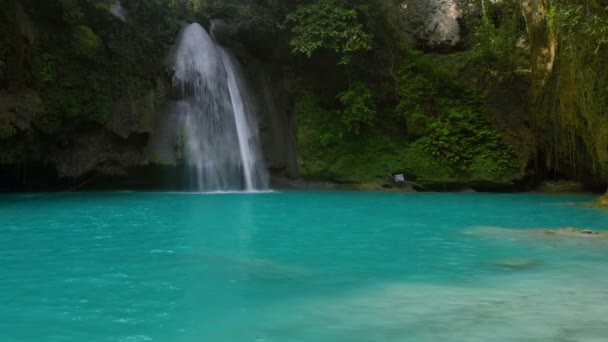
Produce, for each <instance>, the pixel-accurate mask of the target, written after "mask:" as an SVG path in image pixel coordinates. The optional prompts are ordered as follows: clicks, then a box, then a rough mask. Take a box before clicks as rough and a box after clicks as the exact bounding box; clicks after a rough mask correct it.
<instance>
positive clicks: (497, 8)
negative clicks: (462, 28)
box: [469, 0, 528, 72]
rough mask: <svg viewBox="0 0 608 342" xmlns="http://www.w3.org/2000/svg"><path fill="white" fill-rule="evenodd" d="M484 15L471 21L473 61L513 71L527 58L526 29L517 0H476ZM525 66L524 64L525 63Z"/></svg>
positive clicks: (494, 68) (485, 66)
mask: <svg viewBox="0 0 608 342" xmlns="http://www.w3.org/2000/svg"><path fill="white" fill-rule="evenodd" d="M477 6H478V8H480V9H481V16H480V17H478V18H473V19H471V20H470V21H469V25H470V26H471V32H472V35H471V41H472V45H473V51H474V54H472V55H471V57H473V60H472V61H471V62H472V63H474V65H475V66H476V67H477V68H479V67H480V66H483V67H484V68H485V69H487V70H489V71H491V72H512V71H514V70H515V69H517V68H518V67H521V66H522V64H523V63H524V62H523V61H526V60H527V58H528V56H527V51H526V50H525V49H524V48H523V46H522V44H523V42H524V41H525V37H526V29H525V23H524V22H523V18H522V15H521V8H520V4H519V2H518V1H500V2H495V1H489V0H477ZM524 66H525V65H524Z"/></svg>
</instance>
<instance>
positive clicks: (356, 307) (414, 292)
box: [0, 192, 608, 342]
mask: <svg viewBox="0 0 608 342" xmlns="http://www.w3.org/2000/svg"><path fill="white" fill-rule="evenodd" d="M591 199H592V197H589V196H547V195H487V194H394V193H354V192H286V193H280V192H276V193H262V194H222V195H199V194H183V193H136V192H114V193H74V194H35V195H2V196H0V267H1V269H2V273H1V274H0V308H1V310H0V341H3V342H17V341H19V342H30V341H31V342H34V341H36V342H38V341H52V342H54V341H79V342H80V341H124V342H127V341H129V342H134V341H167V342H195V341H196V342H199V341H230V342H239V341H258V342H259V341H281V342H283V341H285V342H291V341H294V342H295V341H302V342H308V341H311V342H313V341H319V342H325V341H327V342H330V341H336V342H340V341H345V342H346V341H389V342H390V341H416V342H427V341H429V342H431V341H564V342H566V341H568V342H572V341H605V340H606V336H608V324H607V323H608V272H607V271H606V270H608V242H606V243H604V242H601V241H599V240H598V239H577V238H553V239H550V238H520V237H517V236H512V235H509V234H506V235H504V236H503V235H501V234H485V233H484V230H483V229H479V228H476V227H504V228H513V229H530V228H559V227H563V226H576V227H582V228H591V229H604V228H608V227H606V226H605V223H606V222H608V212H605V211H602V210H597V209H592V208H587V207H584V206H577V205H572V204H573V203H574V204H575V203H579V202H580V203H582V202H585V201H590V200H591ZM513 259H515V260H524V261H525V262H528V263H529V264H526V265H523V266H521V267H508V266H505V264H507V265H508V263H509V262H511V261H512V260H513Z"/></svg>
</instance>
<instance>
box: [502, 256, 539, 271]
mask: <svg viewBox="0 0 608 342" xmlns="http://www.w3.org/2000/svg"><path fill="white" fill-rule="evenodd" d="M494 265H496V266H499V267H503V268H508V269H520V270H521V269H528V268H532V267H536V266H538V265H539V262H538V261H536V260H533V259H525V258H521V259H519V258H516V259H504V260H499V261H497V262H495V263H494Z"/></svg>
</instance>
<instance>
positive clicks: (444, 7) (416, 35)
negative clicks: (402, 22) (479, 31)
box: [402, 0, 464, 49]
mask: <svg viewBox="0 0 608 342" xmlns="http://www.w3.org/2000/svg"><path fill="white" fill-rule="evenodd" d="M463 3H464V1H462V0H404V1H403V4H402V8H403V11H404V14H405V17H406V21H407V24H406V31H408V32H407V33H408V34H409V35H410V37H411V38H412V39H413V40H414V41H415V43H417V44H418V45H420V46H422V47H425V48H430V49H449V48H454V47H456V46H457V45H458V44H459V43H460V42H461V41H462V37H461V28H460V23H459V19H460V18H461V17H462V15H463V9H462V6H463Z"/></svg>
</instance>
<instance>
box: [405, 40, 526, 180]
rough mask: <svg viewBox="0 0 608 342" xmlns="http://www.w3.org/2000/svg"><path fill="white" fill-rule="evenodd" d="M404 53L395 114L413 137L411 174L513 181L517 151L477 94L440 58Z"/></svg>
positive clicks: (409, 149)
mask: <svg viewBox="0 0 608 342" xmlns="http://www.w3.org/2000/svg"><path fill="white" fill-rule="evenodd" d="M402 53H403V54H404V57H405V59H406V60H407V62H405V63H404V64H403V65H402V66H401V67H400V69H399V72H398V78H397V90H398V95H399V103H398V104H397V106H396V109H395V112H396V114H397V115H398V117H400V118H402V119H404V120H405V121H406V123H407V129H408V134H409V137H410V138H411V139H414V140H415V142H414V143H413V144H412V145H411V146H410V147H409V148H408V151H407V153H406V154H407V155H408V159H409V160H414V161H415V162H413V163H412V164H411V165H410V166H411V168H412V170H411V171H410V172H412V173H414V174H416V175H418V176H421V177H426V178H427V179H429V178H435V177H439V178H440V179H450V178H460V179H467V178H468V179H477V180H491V181H500V182H502V181H509V178H510V177H513V176H514V175H515V174H516V172H517V170H516V167H515V165H514V163H513V161H512V160H513V152H512V151H511V150H510V148H509V146H508V145H507V143H506V141H505V138H504V136H503V134H502V133H501V132H500V131H499V130H498V129H497V128H496V126H495V125H494V123H493V122H492V120H491V116H490V114H489V112H488V111H487V110H486V109H485V108H484V105H483V104H482V102H481V99H480V98H479V96H478V95H477V94H476V92H475V91H473V90H472V89H471V88H470V86H468V85H465V84H463V83H462V82H460V81H459V80H458V79H457V78H456V76H455V75H453V74H451V73H450V72H449V71H447V70H443V67H442V65H441V64H440V63H439V62H438V61H437V60H433V59H432V58H431V57H429V56H425V55H421V54H419V53H417V52H415V51H411V50H409V49H404V50H403V52H402ZM423 151H424V152H423ZM423 154H424V156H423ZM416 163H420V165H416ZM431 170H436V172H432V173H430V174H429V172H431ZM435 173H437V175H435V176H432V177H431V176H429V175H434V174H435Z"/></svg>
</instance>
